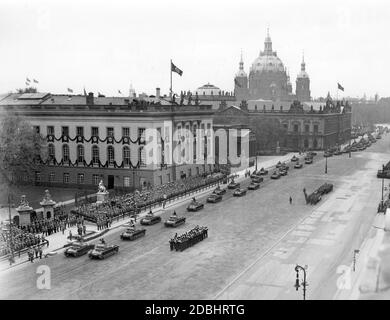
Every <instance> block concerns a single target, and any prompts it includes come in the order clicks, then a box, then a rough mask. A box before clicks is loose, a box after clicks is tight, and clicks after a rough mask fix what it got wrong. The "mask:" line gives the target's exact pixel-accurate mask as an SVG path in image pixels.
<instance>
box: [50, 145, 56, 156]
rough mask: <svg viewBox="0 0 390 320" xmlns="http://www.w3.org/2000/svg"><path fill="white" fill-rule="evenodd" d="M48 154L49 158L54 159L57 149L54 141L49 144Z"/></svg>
mask: <svg viewBox="0 0 390 320" xmlns="http://www.w3.org/2000/svg"><path fill="white" fill-rule="evenodd" d="M48 156H49V159H54V158H55V156H56V149H55V147H54V144H52V143H50V144H49V145H48Z"/></svg>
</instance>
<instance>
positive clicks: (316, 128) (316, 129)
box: [313, 124, 318, 133]
mask: <svg viewBox="0 0 390 320" xmlns="http://www.w3.org/2000/svg"><path fill="white" fill-rule="evenodd" d="M313 129H314V132H315V133H318V124H315V125H314V128H313Z"/></svg>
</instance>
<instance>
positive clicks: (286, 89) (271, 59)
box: [234, 30, 293, 101]
mask: <svg viewBox="0 0 390 320" xmlns="http://www.w3.org/2000/svg"><path fill="white" fill-rule="evenodd" d="M247 83H248V84H247ZM245 84H247V85H245ZM234 91H235V92H237V93H238V97H237V100H238V101H240V100H250V99H251V100H255V99H264V100H274V101H291V100H293V97H292V86H291V83H290V80H289V76H288V74H287V71H286V69H285V67H284V65H283V62H282V61H281V60H280V58H279V57H278V55H277V53H276V51H273V50H272V40H271V37H270V35H269V30H268V31H267V36H266V38H265V41H264V51H261V52H260V55H259V56H258V57H257V58H256V59H255V61H254V62H253V63H252V66H251V68H250V72H249V78H247V76H246V73H245V72H244V63H243V61H242V58H241V62H240V69H239V71H238V73H237V74H236V77H235V79H234ZM246 92H247V95H246V99H244V98H242V95H244V94H245V93H246Z"/></svg>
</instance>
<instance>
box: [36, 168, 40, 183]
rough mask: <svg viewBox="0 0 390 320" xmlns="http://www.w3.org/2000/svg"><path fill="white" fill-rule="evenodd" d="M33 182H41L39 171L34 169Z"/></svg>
mask: <svg viewBox="0 0 390 320" xmlns="http://www.w3.org/2000/svg"><path fill="white" fill-rule="evenodd" d="M35 182H41V173H40V172H39V171H35Z"/></svg>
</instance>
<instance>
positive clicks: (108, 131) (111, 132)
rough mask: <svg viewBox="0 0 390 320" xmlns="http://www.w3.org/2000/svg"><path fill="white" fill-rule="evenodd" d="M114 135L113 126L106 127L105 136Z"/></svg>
mask: <svg viewBox="0 0 390 320" xmlns="http://www.w3.org/2000/svg"><path fill="white" fill-rule="evenodd" d="M113 136H114V128H113V127H108V128H107V137H113Z"/></svg>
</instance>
